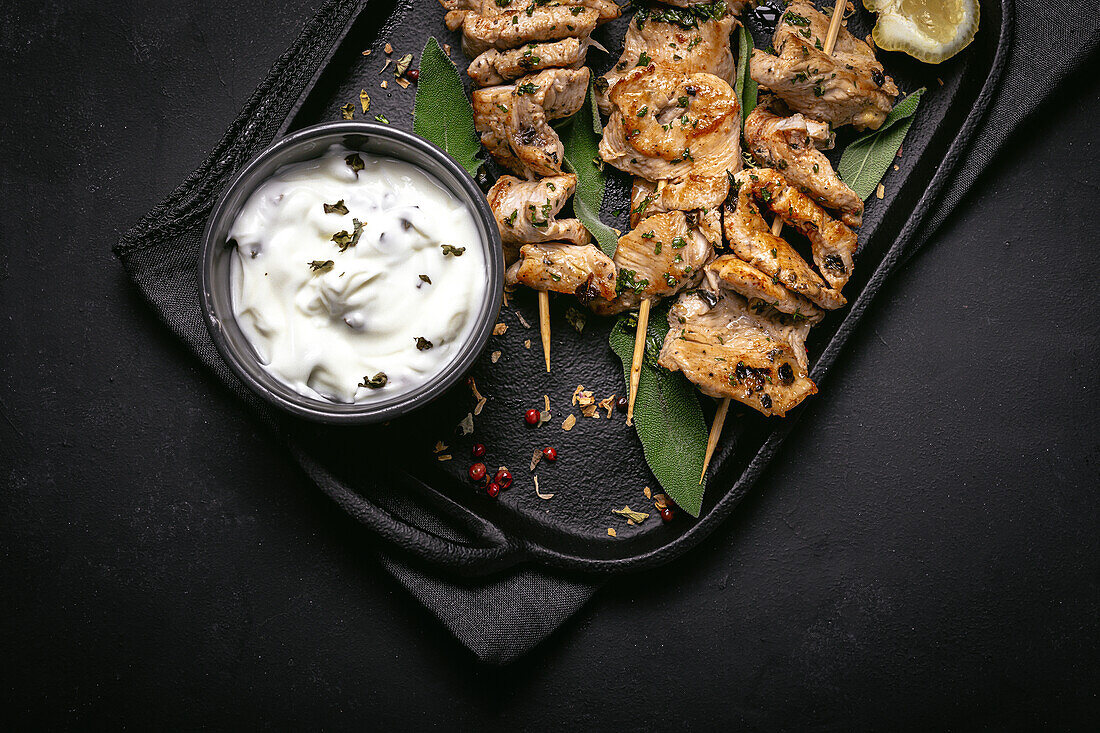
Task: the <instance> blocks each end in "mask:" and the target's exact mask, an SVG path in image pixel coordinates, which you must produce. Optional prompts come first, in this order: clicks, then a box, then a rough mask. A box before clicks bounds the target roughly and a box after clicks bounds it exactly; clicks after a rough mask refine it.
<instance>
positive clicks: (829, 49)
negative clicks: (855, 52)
mask: <svg viewBox="0 0 1100 733" xmlns="http://www.w3.org/2000/svg"><path fill="white" fill-rule="evenodd" d="M847 5H848V2H847V0H836V5H834V6H833V17H832V19H831V20H830V22H829V35H827V36H825V48H824V49H822V50H823V51H825V55H826V56H832V55H833V47H834V46H836V37H837V36H839V35H840V26H842V25H844V11H845V9H846V8H847Z"/></svg>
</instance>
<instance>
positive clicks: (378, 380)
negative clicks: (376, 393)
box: [358, 372, 389, 389]
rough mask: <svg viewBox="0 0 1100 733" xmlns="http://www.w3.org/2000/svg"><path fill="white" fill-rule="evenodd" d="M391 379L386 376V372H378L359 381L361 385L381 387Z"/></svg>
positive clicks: (372, 387)
mask: <svg viewBox="0 0 1100 733" xmlns="http://www.w3.org/2000/svg"><path fill="white" fill-rule="evenodd" d="M387 381H389V379H388V378H387V377H386V373H385V372H378V373H377V374H375V375H374V376H373V377H370V378H367V377H363V381H362V382H360V383H359V385H358V386H360V387H368V388H370V389H381V388H382V387H385V386H386V382H387Z"/></svg>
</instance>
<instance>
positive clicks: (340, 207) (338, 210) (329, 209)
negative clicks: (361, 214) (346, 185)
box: [322, 199, 348, 216]
mask: <svg viewBox="0 0 1100 733" xmlns="http://www.w3.org/2000/svg"><path fill="white" fill-rule="evenodd" d="M322 205H323V206H324V207H325V213H326V214H339V215H340V216H343V215H344V214H346V213H348V207H346V206H344V199H340V200H339V201H337V202H336V203H335V204H322Z"/></svg>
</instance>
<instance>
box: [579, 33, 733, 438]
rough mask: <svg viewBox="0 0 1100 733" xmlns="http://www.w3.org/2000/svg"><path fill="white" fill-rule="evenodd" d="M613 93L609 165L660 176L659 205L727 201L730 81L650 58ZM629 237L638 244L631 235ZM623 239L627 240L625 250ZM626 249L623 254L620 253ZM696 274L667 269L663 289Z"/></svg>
mask: <svg viewBox="0 0 1100 733" xmlns="http://www.w3.org/2000/svg"><path fill="white" fill-rule="evenodd" d="M727 43H728V42H727ZM608 97H609V102H610V105H611V116H610V119H609V120H608V123H607V126H606V128H605V134H604V137H603V138H602V139H601V141H600V157H601V158H602V159H603V160H604V161H605V162H607V163H609V164H611V165H613V166H615V167H616V168H619V169H621V170H623V171H626V172H628V173H633V174H635V175H637V176H641V177H643V178H645V179H650V180H656V181H657V183H656V188H655V191H654V199H655V200H657V201H658V202H663V201H664V200H665V199H666V197H667V198H672V199H676V200H680V201H687V200H690V201H691V204H690V208H692V209H696V208H698V209H702V210H708V209H711V208H714V207H717V206H718V205H719V204H720V203H721V201H722V200H724V199H725V197H726V194H727V193H728V190H729V175H728V174H729V173H730V172H732V171H735V170H737V169H738V168H740V164H741V159H740V137H741V136H740V129H741V108H740V105H739V103H738V101H737V97H736V95H735V94H734V92H733V89H732V87H730V86H729V84H728V83H726V82H725V81H724V80H722V79H721V78H719V77H717V76H714V75H713V74H708V73H705V72H700V73H693V74H684V73H681V72H678V71H674V70H671V69H668V68H666V67H664V66H660V65H657V64H656V63H650V64H648V65H647V66H644V67H636V68H635V69H633V70H632V71H630V72H629V73H627V74H626V75H624V76H623V77H622V78H621V79H619V80H618V81H617V82H616V83H615V86H613V87H612V88H611V91H610V94H609V95H608ZM669 189H672V190H671V191H669ZM666 193H667V194H670V196H666ZM681 205H682V204H681ZM659 206H660V204H659ZM660 208H665V207H663V206H660ZM669 208H671V207H669ZM658 216H663V214H662V215H658ZM623 240H627V241H631V240H630V239H629V237H624V238H623ZM623 240H620V250H622V249H623V247H622V245H623V243H624V242H623ZM681 241H683V238H681ZM666 244H667V243H666ZM681 246H682V245H681ZM619 254H620V253H619V252H617V253H616V256H617V257H618V256H619ZM659 255H660V250H659V249H655V251H654V255H653V257H658V256H659ZM667 256H668V255H666V257H667ZM708 257H709V253H708ZM619 264H620V265H621V264H622V263H621V262H620V263H619ZM669 269H670V270H673V269H675V268H669ZM694 274H695V273H694V267H692V266H690V265H689V266H688V267H687V268H683V269H681V270H680V272H678V273H673V272H669V271H666V272H664V273H662V275H661V276H662V277H664V278H665V279H666V280H667V281H668V285H669V286H672V287H673V290H672V292H663V293H660V294H662V295H664V294H668V295H671V294H673V293H674V292H676V290H678V289H680V288H681V287H682V284H681V282H678V280H679V278H690V277H691V276H693V275H694ZM677 276H679V278H678V277H677ZM646 280H647V285H648V284H651V283H652V280H651V279H650V278H646ZM650 295H651V294H650V292H644V295H643V297H642V299H641V302H640V303H639V311H638V331H637V335H636V337H635V351H634V357H633V359H632V361H631V372H630V377H631V378H630V385H629V397H628V402H627V422H628V423H630V422H632V420H633V416H634V409H633V407H634V401H635V399H636V398H637V393H638V381H639V379H640V377H641V363H642V356H643V353H644V347H645V327H646V326H647V325H648V316H649V310H650V307H651V305H652V301H651V300H650Z"/></svg>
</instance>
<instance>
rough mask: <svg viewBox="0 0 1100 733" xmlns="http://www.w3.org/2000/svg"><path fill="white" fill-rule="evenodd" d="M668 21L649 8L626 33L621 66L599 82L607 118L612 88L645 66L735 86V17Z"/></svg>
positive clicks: (686, 15)
mask: <svg viewBox="0 0 1100 733" xmlns="http://www.w3.org/2000/svg"><path fill="white" fill-rule="evenodd" d="M681 7H684V6H681ZM666 17H669V14H668V13H666V12H664V11H657V12H654V11H652V10H651V9H649V8H646V7H642V8H641V9H639V10H638V12H637V13H635V15H634V19H633V20H632V21H631V22H630V25H629V26H628V27H627V29H626V37H625V38H624V39H623V54H622V56H620V57H619V62H618V63H617V64H615V66H614V68H612V69H611V71H609V72H608V73H606V74H604V75H603V76H602V77H601V78H599V79H597V80H596V103H597V104H598V105H599V107H600V111H601V112H603V113H604V114H605V115H606V114H611V100H610V99H609V97H608V95H609V92H610V90H611V87H613V86H615V84H616V83H617V82H618V81H619V80H620V79H622V78H623V77H624V76H626V75H627V74H628V73H629V72H630V70H631V69H634V68H636V67H638V66H646V65H648V63H649V62H650V61H652V62H653V63H655V64H657V65H659V66H664V67H665V68H668V69H671V70H672V71H678V72H680V73H682V74H695V73H698V72H706V73H708V74H714V75H715V76H717V77H719V78H720V79H722V80H724V81H726V82H727V83H729V84H730V85H732V84H733V80H734V78H735V76H736V64H735V63H734V60H733V53H732V52H731V50H730V32H731V31H732V30H733V28H734V26H735V25H737V19H736V17H735V16H734V15H733V14H727V15H725V16H724V17H722V18H720V19H717V20H716V19H714V18H709V19H706V20H703V19H701V18H699V17H698V16H696V15H693V14H691V13H678V14H677V15H676V16H675V17H674V18H671V19H669V20H661V18H666ZM681 18H684V19H683V20H681ZM685 26H686V27H685ZM643 54H644V57H643ZM646 59H648V61H647V60H646Z"/></svg>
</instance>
